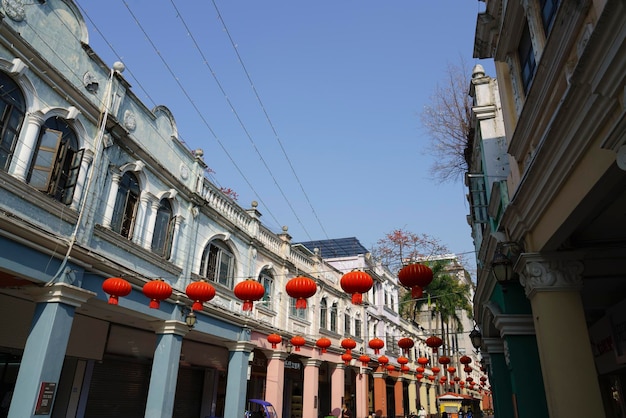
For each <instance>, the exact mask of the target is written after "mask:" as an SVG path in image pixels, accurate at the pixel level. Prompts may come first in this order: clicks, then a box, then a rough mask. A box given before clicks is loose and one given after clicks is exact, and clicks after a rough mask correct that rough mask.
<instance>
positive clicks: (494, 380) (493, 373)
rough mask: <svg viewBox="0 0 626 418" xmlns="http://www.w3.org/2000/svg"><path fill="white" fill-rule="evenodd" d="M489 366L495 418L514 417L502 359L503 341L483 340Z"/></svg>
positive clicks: (510, 393) (504, 363)
mask: <svg viewBox="0 0 626 418" xmlns="http://www.w3.org/2000/svg"><path fill="white" fill-rule="evenodd" d="M483 345H484V346H485V347H486V349H487V353H485V356H486V357H487V359H488V360H487V361H488V364H489V372H490V373H489V383H490V384H491V387H492V397H493V405H494V410H495V416H496V418H507V417H514V416H516V414H515V412H514V409H515V408H514V406H513V387H512V385H511V374H510V371H509V368H508V366H507V365H506V359H505V358H504V341H503V340H502V339H500V338H483Z"/></svg>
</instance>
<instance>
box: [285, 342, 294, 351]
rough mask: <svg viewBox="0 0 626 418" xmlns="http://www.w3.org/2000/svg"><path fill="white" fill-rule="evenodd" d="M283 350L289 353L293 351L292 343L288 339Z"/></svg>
mask: <svg viewBox="0 0 626 418" xmlns="http://www.w3.org/2000/svg"><path fill="white" fill-rule="evenodd" d="M285 350H287V353H289V354H291V352H292V351H293V345H291V343H290V342H289V341H287V343H286V344H285Z"/></svg>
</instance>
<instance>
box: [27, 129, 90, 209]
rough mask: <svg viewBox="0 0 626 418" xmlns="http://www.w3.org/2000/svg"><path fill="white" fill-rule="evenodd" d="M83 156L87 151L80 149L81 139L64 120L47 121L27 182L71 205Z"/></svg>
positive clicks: (38, 142)
mask: <svg viewBox="0 0 626 418" xmlns="http://www.w3.org/2000/svg"><path fill="white" fill-rule="evenodd" d="M83 152H84V149H81V150H79V149H78V138H77V137H76V134H75V133H74V131H73V130H72V128H70V126H69V125H68V124H67V122H65V120H63V119H62V118H59V117H53V118H50V119H48V120H47V121H46V122H45V123H44V125H43V126H42V127H41V131H40V132H39V139H38V141H37V146H36V147H35V155H34V156H33V160H32V162H31V165H30V170H29V173H28V178H27V182H28V183H29V184H30V185H31V186H33V187H35V188H37V189H38V190H41V191H42V192H44V193H47V194H49V195H50V196H52V197H53V198H54V199H55V200H58V201H59V202H61V203H64V204H66V205H69V204H70V203H72V197H73V196H74V189H75V188H76V181H77V179H78V172H79V170H80V163H81V161H82V159H83Z"/></svg>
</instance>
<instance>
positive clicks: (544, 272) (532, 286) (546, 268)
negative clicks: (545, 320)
mask: <svg viewBox="0 0 626 418" xmlns="http://www.w3.org/2000/svg"><path fill="white" fill-rule="evenodd" d="M583 268H584V267H583V263H582V262H581V261H578V260H550V261H529V262H528V263H526V266H525V268H524V270H523V271H522V272H521V274H520V283H521V284H522V286H524V289H525V291H526V296H528V295H529V294H530V293H531V292H532V291H534V290H557V289H559V288H560V289H563V290H565V289H578V288H580V287H581V286H582V272H583Z"/></svg>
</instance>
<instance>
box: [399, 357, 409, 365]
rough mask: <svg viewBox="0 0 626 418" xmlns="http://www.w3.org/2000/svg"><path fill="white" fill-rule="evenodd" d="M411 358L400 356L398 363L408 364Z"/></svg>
mask: <svg viewBox="0 0 626 418" xmlns="http://www.w3.org/2000/svg"><path fill="white" fill-rule="evenodd" d="M408 362H409V359H408V358H406V357H398V364H408Z"/></svg>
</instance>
